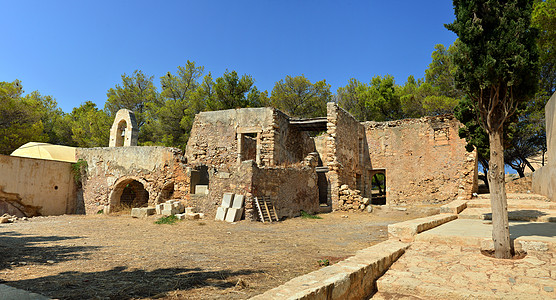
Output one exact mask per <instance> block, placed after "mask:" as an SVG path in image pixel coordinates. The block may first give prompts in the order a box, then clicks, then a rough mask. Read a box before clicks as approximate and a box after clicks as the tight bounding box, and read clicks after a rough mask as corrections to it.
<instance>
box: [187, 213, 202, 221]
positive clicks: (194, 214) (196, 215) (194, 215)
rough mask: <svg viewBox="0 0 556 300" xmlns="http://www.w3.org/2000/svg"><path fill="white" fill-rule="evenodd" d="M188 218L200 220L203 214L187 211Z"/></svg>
mask: <svg viewBox="0 0 556 300" xmlns="http://www.w3.org/2000/svg"><path fill="white" fill-rule="evenodd" d="M184 215H185V219H186V220H198V219H200V218H201V214H198V213H185V214H184Z"/></svg>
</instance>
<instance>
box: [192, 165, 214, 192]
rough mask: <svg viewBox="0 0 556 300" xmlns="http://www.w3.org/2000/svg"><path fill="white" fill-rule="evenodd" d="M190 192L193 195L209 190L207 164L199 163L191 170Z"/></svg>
mask: <svg viewBox="0 0 556 300" xmlns="http://www.w3.org/2000/svg"><path fill="white" fill-rule="evenodd" d="M189 190H190V193H191V194H195V195H206V194H208V191H209V173H208V166H205V165H201V166H198V167H196V168H195V169H193V170H191V178H190V188H189Z"/></svg>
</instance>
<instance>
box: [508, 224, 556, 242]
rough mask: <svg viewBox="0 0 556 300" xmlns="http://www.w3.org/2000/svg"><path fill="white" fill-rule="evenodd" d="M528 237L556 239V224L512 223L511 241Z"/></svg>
mask: <svg viewBox="0 0 556 300" xmlns="http://www.w3.org/2000/svg"><path fill="white" fill-rule="evenodd" d="M527 236H544V237H556V223H553V222H542V223H541V222H539V223H521V224H512V222H510V238H511V239H517V238H519V237H527Z"/></svg>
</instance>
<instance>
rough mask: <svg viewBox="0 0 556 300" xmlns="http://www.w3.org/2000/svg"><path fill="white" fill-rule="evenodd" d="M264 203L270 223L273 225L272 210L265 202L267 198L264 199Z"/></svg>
mask: <svg viewBox="0 0 556 300" xmlns="http://www.w3.org/2000/svg"><path fill="white" fill-rule="evenodd" d="M263 203H264V208H265V209H266V212H267V214H268V217H269V219H270V223H272V217H271V215H270V210H269V209H268V205H266V201H265V198H264V197H263Z"/></svg>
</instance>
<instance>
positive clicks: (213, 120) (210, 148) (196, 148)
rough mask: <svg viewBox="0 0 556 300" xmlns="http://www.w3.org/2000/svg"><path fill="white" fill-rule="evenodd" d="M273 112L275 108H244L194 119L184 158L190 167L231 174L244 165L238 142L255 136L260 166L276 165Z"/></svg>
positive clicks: (202, 113) (206, 113) (203, 114)
mask: <svg viewBox="0 0 556 300" xmlns="http://www.w3.org/2000/svg"><path fill="white" fill-rule="evenodd" d="M273 118H274V112H273V109H272V108H242V109H229V110H221V111H210V112H201V113H199V114H197V115H196V116H195V121H194V122H193V127H192V128H191V135H190V137H189V141H188V143H187V149H186V152H185V155H186V157H187V159H188V162H190V163H191V164H204V165H207V166H213V167H215V168H218V169H219V170H223V171H229V170H230V169H231V168H233V167H234V166H235V165H236V164H237V162H238V160H240V161H241V158H240V157H239V156H240V154H241V153H240V152H239V146H240V145H238V139H240V136H239V135H241V134H248V133H256V134H258V139H259V141H258V142H257V146H256V147H257V148H258V150H259V153H260V154H259V162H260V163H261V164H263V165H265V164H271V163H272V162H273V161H274V158H273V151H274V127H273V124H274V123H273Z"/></svg>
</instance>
